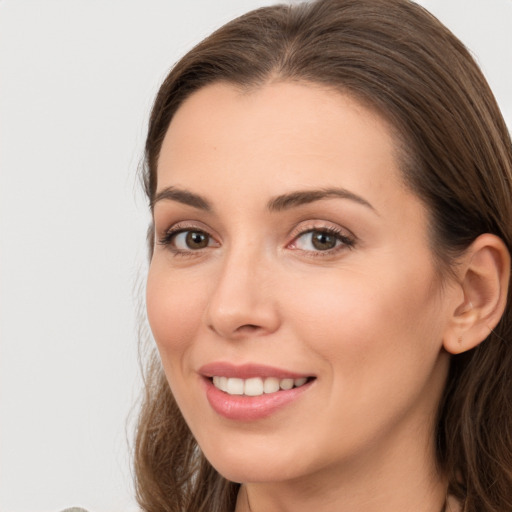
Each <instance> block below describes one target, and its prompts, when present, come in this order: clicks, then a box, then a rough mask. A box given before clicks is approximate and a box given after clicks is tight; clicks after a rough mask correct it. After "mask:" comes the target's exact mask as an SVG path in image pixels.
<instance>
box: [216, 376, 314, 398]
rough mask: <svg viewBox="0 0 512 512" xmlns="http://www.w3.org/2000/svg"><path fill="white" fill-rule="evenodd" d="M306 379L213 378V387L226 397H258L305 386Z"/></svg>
mask: <svg viewBox="0 0 512 512" xmlns="http://www.w3.org/2000/svg"><path fill="white" fill-rule="evenodd" d="M307 380H308V379H307V378H306V377H301V378H300V379H277V378H275V377H266V378H261V377H253V378H251V379H238V378H234V377H229V378H228V377H217V376H216V377H213V385H214V386H215V387H216V388H217V389H220V390H221V391H224V392H225V393H227V394H228V395H246V396H260V395H263V393H276V392H277V391H279V390H281V389H282V390H287V389H292V388H293V387H296V388H298V387H300V386H303V385H304V384H306V382H307Z"/></svg>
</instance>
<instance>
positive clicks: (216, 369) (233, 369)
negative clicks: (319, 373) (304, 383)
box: [199, 361, 312, 379]
mask: <svg viewBox="0 0 512 512" xmlns="http://www.w3.org/2000/svg"><path fill="white" fill-rule="evenodd" d="M199 373H200V374H201V375H203V376H205V377H231V378H238V379H250V378H253V377H275V378H277V379H300V378H301V377H312V375H311V374H305V373H300V372H293V371H290V370H284V369H282V368H276V367H274V366H267V365H264V364H256V363H246V364H241V365H235V364H232V363H228V362H222V361H218V362H213V363H208V364H205V365H203V366H201V368H199Z"/></svg>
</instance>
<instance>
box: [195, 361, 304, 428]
mask: <svg viewBox="0 0 512 512" xmlns="http://www.w3.org/2000/svg"><path fill="white" fill-rule="evenodd" d="M199 373H200V374H201V375H202V376H203V382H204V385H205V388H206V398H207V399H208V402H209V404H210V406H211V407H212V409H213V410H214V411H215V412H216V413H217V414H219V415H220V416H223V417H224V418H227V419H229V420H234V421H254V420H259V419H263V418H266V417H268V416H270V415H271V414H273V413H275V412H276V411H278V410H279V409H281V408H283V407H285V406H286V405H288V404H291V403H292V402H294V401H296V400H298V399H299V398H300V397H301V396H302V394H303V393H304V392H305V391H307V390H308V389H310V387H311V385H312V384H313V382H314V379H312V380H310V381H309V382H307V383H306V384H304V385H303V386H300V387H298V388H292V389H288V390H281V391H277V392H276V393H268V394H265V393H264V394H263V395H260V396H245V395H229V394H228V393H224V391H221V390H220V389H217V388H216V387H215V386H214V385H213V382H212V381H211V377H213V376H223V377H228V378H229V377H233V378H239V379H249V378H251V377H275V378H278V379H286V378H288V379H299V378H301V377H311V375H305V374H301V373H295V372H290V371H288V370H282V369H279V368H273V367H271V366H266V365H258V364H245V365H240V366H237V365H233V364H230V363H222V362H218V363H210V364H207V365H204V366H202V367H201V368H200V370H199Z"/></svg>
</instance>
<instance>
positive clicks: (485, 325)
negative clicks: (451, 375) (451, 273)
mask: <svg viewBox="0 0 512 512" xmlns="http://www.w3.org/2000/svg"><path fill="white" fill-rule="evenodd" d="M459 263H460V266H459V267H458V268H457V274H458V275H459V276H460V280H459V283H458V286H460V287H461V288H462V299H460V294H459V298H458V299H457V301H456V302H457V304H456V305H455V309H454V311H453V313H452V316H451V318H450V321H449V324H448V326H447V329H446V331H445V335H444V338H443V345H444V348H445V350H447V351H448V352H450V353H451V354H459V353H461V352H466V351H467V350H471V349H472V348H474V347H476V346H477V345H478V344H480V343H481V342H482V341H484V340H485V339H486V338H487V337H488V336H489V334H490V333H491V331H492V330H493V329H494V328H495V327H496V325H497V324H498V322H499V321H500V319H501V316H502V315H503V311H504V310H505V306H506V303H507V294H508V286H509V280H510V253H509V252H508V249H507V246H506V245H505V244H504V243H503V241H502V240H501V238H499V237H497V236H495V235H491V234H489V233H486V234H484V235H480V236H479V237H478V238H477V239H476V240H475V241H474V242H473V243H472V244H471V245H470V246H469V248H468V249H467V250H466V252H465V253H464V255H463V256H462V257H461V259H460V262H459Z"/></svg>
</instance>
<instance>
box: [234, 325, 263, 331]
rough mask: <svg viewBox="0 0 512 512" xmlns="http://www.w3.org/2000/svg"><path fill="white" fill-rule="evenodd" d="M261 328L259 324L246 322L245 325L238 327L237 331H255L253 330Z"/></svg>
mask: <svg viewBox="0 0 512 512" xmlns="http://www.w3.org/2000/svg"><path fill="white" fill-rule="evenodd" d="M259 328H260V326H259V325H254V324H244V325H241V326H240V327H238V328H237V329H236V331H237V332H253V331H257V330H258V329H259Z"/></svg>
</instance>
